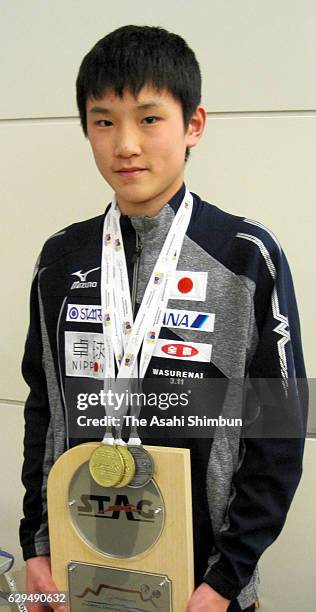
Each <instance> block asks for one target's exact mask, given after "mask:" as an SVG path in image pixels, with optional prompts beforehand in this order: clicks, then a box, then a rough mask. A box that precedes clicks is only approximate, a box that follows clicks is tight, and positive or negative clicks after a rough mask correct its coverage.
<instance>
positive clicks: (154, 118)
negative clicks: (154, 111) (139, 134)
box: [143, 115, 159, 125]
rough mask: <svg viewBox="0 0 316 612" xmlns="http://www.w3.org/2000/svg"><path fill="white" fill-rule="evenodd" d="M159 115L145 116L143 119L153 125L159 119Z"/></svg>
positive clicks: (147, 123)
mask: <svg viewBox="0 0 316 612" xmlns="http://www.w3.org/2000/svg"><path fill="white" fill-rule="evenodd" d="M158 119H159V117H155V116H153V115H150V117H145V119H143V121H145V123H146V125H153V124H154V123H156V122H157V121H158Z"/></svg>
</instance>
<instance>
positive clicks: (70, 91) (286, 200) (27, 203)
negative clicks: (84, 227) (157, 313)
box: [0, 0, 316, 612]
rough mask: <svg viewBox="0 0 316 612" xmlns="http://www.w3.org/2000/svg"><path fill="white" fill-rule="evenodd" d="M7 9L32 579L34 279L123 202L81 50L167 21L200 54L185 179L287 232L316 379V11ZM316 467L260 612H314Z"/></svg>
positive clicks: (228, 5)
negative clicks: (26, 356)
mask: <svg viewBox="0 0 316 612" xmlns="http://www.w3.org/2000/svg"><path fill="white" fill-rule="evenodd" d="M0 13H1V21H0V57H1V73H0V74H1V81H0V82H1V86H2V95H1V96H0V147H1V152H0V154H1V165H0V168H1V173H2V176H1V182H0V199H1V210H2V214H3V218H2V223H1V229H0V232H1V234H0V249H1V262H2V265H1V271H2V272H1V281H2V287H3V289H4V290H3V293H2V299H1V302H0V317H1V321H2V330H1V332H2V335H1V373H2V376H1V381H0V410H1V428H0V490H1V501H2V503H1V509H0V546H2V547H4V548H5V547H6V548H7V549H9V550H11V551H12V552H14V553H16V555H17V562H16V569H17V572H18V574H20V573H21V571H22V569H23V563H22V560H21V555H20V552H19V547H18V540H17V526H18V521H19V517H20V515H21V499H22V494H23V490H22V486H21V485H20V483H19V478H20V470H21V462H22V437H23V415H22V412H23V408H22V402H23V401H24V399H25V397H26V393H27V388H26V386H25V384H24V382H23V381H22V379H21V375H20V361H21V357H22V353H23V346H24V339H25V335H26V330H27V325H28V294H29V286H30V280H31V275H32V269H33V265H34V262H35V260H36V257H37V254H38V252H39V250H40V248H41V246H42V244H43V241H44V240H45V239H46V238H47V237H48V236H49V235H50V234H52V233H53V232H55V231H56V230H58V229H59V228H61V227H63V226H65V225H67V224H68V223H71V222H73V221H77V220H80V219H84V218H88V217H91V216H94V215H97V214H99V213H100V212H102V210H103V209H104V207H105V204H106V203H107V201H108V200H109V198H110V190H109V188H108V187H107V186H106V185H105V183H104V182H103V180H102V179H101V177H100V176H99V174H98V172H97V170H96V168H95V166H94V162H93V160H92V156H91V154H90V151H89V146H88V144H87V142H86V141H85V139H84V137H83V135H82V133H81V130H80V127H79V120H78V118H77V110H76V106H75V88H74V82H75V78H76V75H77V71H78V68H79V64H80V62H81V59H82V57H83V55H84V54H85V53H86V52H87V51H88V50H89V49H90V48H91V46H92V45H93V44H94V43H95V42H96V41H97V40H98V39H99V38H101V37H102V36H103V35H105V34H106V33H108V32H110V31H111V30H113V29H115V28H116V27H119V26H121V25H124V24H128V23H134V24H139V25H142V24H146V25H161V26H163V27H165V28H167V29H170V30H171V31H174V32H176V33H179V34H180V35H182V36H183V37H184V38H185V39H186V40H187V41H188V43H189V44H190V45H191V46H192V48H193V49H194V50H195V52H196V55H197V58H198V60H199V62H200V65H201V69H202V74H203V103H204V104H205V106H206V108H207V111H208V124H207V129H206V133H205V135H204V138H203V140H202V141H201V143H200V145H199V146H198V148H196V149H195V150H193V151H192V155H191V158H190V160H189V162H188V166H187V175H186V182H187V184H188V186H189V187H190V189H191V190H192V191H195V192H197V193H199V194H200V195H201V196H202V197H203V198H204V199H206V200H208V201H210V202H212V203H215V204H217V205H219V206H220V207H221V208H223V209H225V210H228V211H230V212H233V213H237V214H243V215H245V216H248V217H251V218H256V219H259V220H260V221H261V222H263V223H265V224H266V225H268V226H269V227H270V228H271V229H272V230H273V231H274V233H275V234H276V235H277V236H278V238H279V240H280V242H281V244H282V245H283V247H284V250H285V252H286V254H287V256H288V259H289V262H290V265H291V269H292V273H293V277H294V283H295V287H296V293H297V299H298V303H299V309H300V313H301V325H302V334H303V341H304V347H305V356H306V365H307V369H308V373H309V376H313V375H315V374H316V360H315V325H314V316H313V315H314V303H315V289H314V285H315V277H314V272H315V257H314V254H315V246H314V245H315V229H314V228H315V211H314V208H315V189H314V182H315V154H316V110H315V109H316V79H315V57H316V39H315V23H316V4H315V2H314V0H243V1H240V0H225V1H224V2H223V0H196V2H194V3H192V1H191V0H190V1H187V2H186V1H183V0H182V1H180V0H173V2H172V3H171V2H170V1H169V0H168V1H167V0H160V1H159V2H154V1H153V0H148V1H145V0H141V1H140V2H138V3H135V2H129V1H127V0H121V2H119V3H118V2H116V1H115V0H107V1H105V0H93V1H91V2H89V3H87V2H85V1H84V0H54V2H51V1H49V0H28V2H24V3H22V2H20V1H19V0H1V1H0ZM314 410H315V408H314V406H313V405H312V406H311V416H310V431H314V432H316V418H315V416H314V412H313V411H314ZM315 462H316V446H315V440H312V439H310V440H308V441H307V452H306V470H305V473H304V476H303V480H302V483H301V485H300V487H299V490H298V493H297V496H296V498H295V502H294V504H293V506H292V508H291V511H290V515H289V520H288V522H287V525H286V527H285V529H284V531H283V532H282V534H281V536H280V538H279V539H278V541H277V542H276V544H275V545H274V546H272V547H271V549H270V550H269V551H267V553H266V554H265V555H264V557H263V560H262V564H261V565H262V570H263V571H262V589H261V590H262V598H261V603H262V610H263V611H266V610H267V611H268V610H269V611H270V610H271V611H272V610H278V612H285V611H286V612H298V611H300V612H301V611H303V610H304V612H312V611H314V609H315V608H316V595H315V594H314V592H313V580H312V565H313V564H314V566H315V563H316V538H315V527H313V525H314V522H315V521H314V520H313V518H312V517H313V516H315V509H316V491H315V476H314V471H313V465H315ZM312 529H314V532H313V533H312V531H311V530H312ZM305 544H306V549H307V550H308V555H307V556H306V558H305V554H304V552H303V551H304V545H305ZM18 578H19V576H18ZM20 584H22V583H20ZM0 586H1V585H0Z"/></svg>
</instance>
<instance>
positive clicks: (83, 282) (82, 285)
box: [70, 266, 100, 290]
mask: <svg viewBox="0 0 316 612" xmlns="http://www.w3.org/2000/svg"><path fill="white" fill-rule="evenodd" d="M96 270H100V266H99V267H98V268H91V269H90V270H87V271H86V272H83V271H82V270H77V272H72V274H71V276H77V277H78V278H79V279H80V280H79V281H75V282H73V283H72V285H71V287H70V290H72V289H89V288H90V287H97V286H98V283H97V282H96V281H87V276H88V275H89V274H91V273H92V272H95V271H96Z"/></svg>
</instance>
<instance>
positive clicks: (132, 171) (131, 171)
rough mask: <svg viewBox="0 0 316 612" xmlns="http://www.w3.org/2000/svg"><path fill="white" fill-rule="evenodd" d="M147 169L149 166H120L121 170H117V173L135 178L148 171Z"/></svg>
mask: <svg viewBox="0 0 316 612" xmlns="http://www.w3.org/2000/svg"><path fill="white" fill-rule="evenodd" d="M146 170H147V168H136V167H135V168H120V170H116V174H119V175H120V176H124V177H127V178H133V177H137V176H140V175H141V174H143V173H144V172H146Z"/></svg>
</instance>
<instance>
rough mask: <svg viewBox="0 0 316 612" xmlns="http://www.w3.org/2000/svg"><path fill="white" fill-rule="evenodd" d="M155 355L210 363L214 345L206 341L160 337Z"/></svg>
mask: <svg viewBox="0 0 316 612" xmlns="http://www.w3.org/2000/svg"><path fill="white" fill-rule="evenodd" d="M153 354H154V356H155V357H163V358H165V359H182V360H184V361H185V360H186V361H200V362H203V363H209V362H210V360H211V354H212V345H211V344H206V343H204V342H183V341H180V340H177V341H176V342H172V341H171V340H162V339H158V340H157V344H156V346H155V350H154V353H153Z"/></svg>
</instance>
